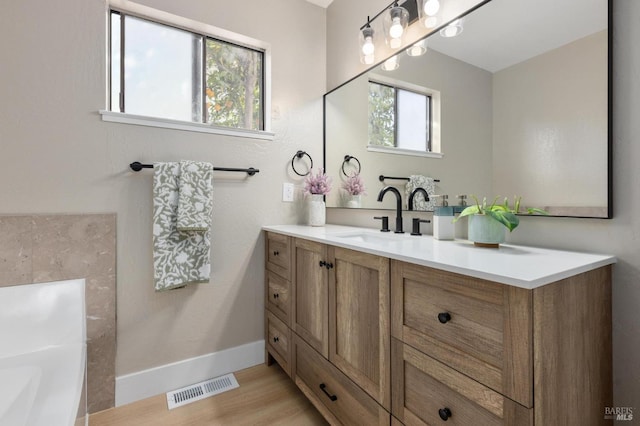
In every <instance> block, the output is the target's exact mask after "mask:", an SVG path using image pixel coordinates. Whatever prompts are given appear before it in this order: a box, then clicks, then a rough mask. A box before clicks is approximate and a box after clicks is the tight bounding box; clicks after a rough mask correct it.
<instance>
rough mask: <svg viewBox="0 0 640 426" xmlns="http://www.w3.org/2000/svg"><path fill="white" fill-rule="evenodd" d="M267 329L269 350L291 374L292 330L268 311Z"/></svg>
mask: <svg viewBox="0 0 640 426" xmlns="http://www.w3.org/2000/svg"><path fill="white" fill-rule="evenodd" d="M266 331H267V332H266V336H265V337H266V340H267V352H269V353H270V354H271V356H273V357H274V358H275V360H276V361H277V362H278V364H280V367H282V369H283V370H284V371H285V372H286V373H287V374H288V375H289V376H291V330H289V327H287V326H286V325H285V323H283V322H282V321H280V320H279V319H278V318H277V317H276V316H275V315H273V314H272V313H271V312H268V311H267V315H266Z"/></svg>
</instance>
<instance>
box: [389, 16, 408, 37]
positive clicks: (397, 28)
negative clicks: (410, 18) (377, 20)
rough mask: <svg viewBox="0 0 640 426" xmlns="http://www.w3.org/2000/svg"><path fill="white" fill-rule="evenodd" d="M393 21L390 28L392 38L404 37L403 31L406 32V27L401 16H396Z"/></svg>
mask: <svg viewBox="0 0 640 426" xmlns="http://www.w3.org/2000/svg"><path fill="white" fill-rule="evenodd" d="M392 22H393V23H392V24H391V28H389V36H391V38H400V37H402V33H403V32H404V28H402V21H401V20H400V18H399V17H396V18H393V21H392Z"/></svg>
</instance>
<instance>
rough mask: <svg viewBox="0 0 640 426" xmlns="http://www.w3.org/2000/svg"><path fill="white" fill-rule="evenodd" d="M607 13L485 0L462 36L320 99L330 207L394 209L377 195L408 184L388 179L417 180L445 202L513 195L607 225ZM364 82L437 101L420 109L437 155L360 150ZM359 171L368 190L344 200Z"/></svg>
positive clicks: (602, 8)
mask: <svg viewBox="0 0 640 426" xmlns="http://www.w3.org/2000/svg"><path fill="white" fill-rule="evenodd" d="M610 9H611V4H610V0H563V1H562V2H558V1H554V0H538V1H535V2H532V1H524V0H491V1H490V2H488V3H486V4H484V5H483V6H481V7H480V8H478V9H476V10H474V11H473V12H471V13H470V14H468V15H467V16H465V19H464V22H463V25H464V29H463V32H462V34H460V35H458V36H455V37H450V38H444V37H442V36H440V35H439V33H434V34H432V35H431V36H429V37H428V38H426V39H425V40H426V42H427V51H426V53H425V54H423V55H421V56H409V55H408V54H407V53H406V52H399V53H398V54H397V56H396V58H397V61H398V63H399V66H398V67H397V69H395V70H392V71H385V70H383V69H382V68H381V67H380V66H378V67H374V68H373V69H371V70H369V71H368V72H365V73H363V74H361V75H359V76H358V77H356V78H354V79H352V80H350V81H349V82H347V83H345V84H343V85H341V86H340V87H338V88H336V89H334V90H332V91H331V92H329V93H327V94H326V95H325V98H324V103H325V135H324V136H325V158H324V160H325V162H324V164H325V169H326V171H327V173H328V174H329V175H331V176H332V178H333V181H334V190H333V191H332V192H331V193H330V194H329V195H328V196H327V206H328V207H345V208H346V207H347V206H348V207H349V208H354V207H360V208H367V209H381V208H382V209H394V208H395V204H394V200H393V199H392V197H387V198H386V199H385V200H384V203H380V202H378V201H377V195H378V192H379V191H380V189H382V188H383V187H384V186H387V185H394V186H397V187H398V189H400V190H401V192H404V188H405V184H406V180H401V179H391V178H406V177H409V176H410V175H424V176H428V177H431V178H434V179H437V180H438V182H436V183H435V193H436V194H446V195H448V196H449V203H450V204H456V203H457V200H456V196H457V195H458V194H466V195H468V196H469V202H472V200H471V195H476V196H478V197H480V198H482V197H484V196H486V197H487V198H492V197H494V196H501V197H505V196H506V197H509V198H510V199H512V198H513V196H514V195H518V196H522V199H523V205H525V206H533V207H540V208H544V209H546V210H547V211H548V212H549V213H550V214H551V215H553V216H571V217H595V218H610V217H611V216H612V202H611V196H612V190H611V173H612V171H611V97H610V74H611V72H610V66H611V65H610V64H611V53H610V51H611V41H610V22H611V10H610ZM417 24H419V22H418V23H417ZM372 83H382V84H386V85H388V86H396V87H400V88H407V89H408V90H412V89H415V90H414V91H418V92H420V91H421V89H427V90H428V91H431V92H433V93H437V94H438V96H439V99H437V100H438V101H439V105H434V104H432V105H431V108H428V109H429V110H430V111H431V112H430V115H429V116H428V118H429V122H430V123H431V127H430V131H431V133H433V134H436V133H438V134H439V143H438V144H435V145H432V147H431V148H432V151H436V152H415V151H413V152H412V151H411V150H398V151H393V150H379V149H372V147H370V146H369V141H370V139H371V138H370V129H369V127H370V125H369V123H370V117H369V115H370V106H369V97H370V94H369V92H370V86H371V84H372ZM432 102H435V100H434V99H433V98H432ZM436 106H438V107H439V116H437V117H436V116H435V113H434V111H436V108H435V107H436ZM381 151H382V152H381ZM423 151H424V150H423ZM346 156H348V157H346ZM345 158H348V161H345ZM358 170H360V176H361V177H362V180H363V181H364V183H365V185H366V195H364V196H361V197H360V201H359V202H358V203H353V202H350V201H349V200H348V197H346V196H345V195H346V193H345V192H344V191H343V190H342V189H340V187H341V185H342V183H343V182H344V181H345V180H346V175H349V174H352V173H355V172H357V171H358ZM381 175H383V176H386V177H387V178H386V179H385V180H384V181H380V180H379V177H380V176H381ZM389 177H391V178H389ZM404 198H405V208H406V198H407V197H404Z"/></svg>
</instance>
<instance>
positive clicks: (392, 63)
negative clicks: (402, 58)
mask: <svg viewBox="0 0 640 426" xmlns="http://www.w3.org/2000/svg"><path fill="white" fill-rule="evenodd" d="M399 66H400V64H399V63H398V58H397V57H396V56H392V57H390V58H389V59H387V60H386V61H384V63H383V64H382V69H383V70H385V71H393V70H395V69H397V68H398V67H399Z"/></svg>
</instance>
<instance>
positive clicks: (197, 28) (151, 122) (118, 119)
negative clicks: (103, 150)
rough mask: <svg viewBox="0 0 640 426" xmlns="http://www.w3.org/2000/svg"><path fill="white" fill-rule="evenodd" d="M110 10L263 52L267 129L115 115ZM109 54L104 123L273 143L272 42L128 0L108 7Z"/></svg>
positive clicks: (112, 1) (118, 0)
mask: <svg viewBox="0 0 640 426" xmlns="http://www.w3.org/2000/svg"><path fill="white" fill-rule="evenodd" d="M111 10H115V11H119V12H122V13H125V14H128V15H132V16H136V17H139V18H142V19H147V20H150V21H153V22H157V23H159V24H166V25H170V26H173V27H176V28H180V29H183V30H186V31H190V32H195V33H198V34H202V35H205V36H209V37H212V38H214V39H218V40H221V41H226V42H229V43H233V44H236V45H239V46H244V47H247V48H250V49H254V50H260V51H262V52H263V55H264V56H263V61H264V62H263V74H264V87H263V95H264V99H263V106H262V107H263V114H264V130H251V129H236V128H230V127H220V126H215V125H210V124H204V123H196V122H192V121H182V120H172V119H166V118H159V117H148V116H143V115H136V114H128V113H126V112H124V113H122V112H115V111H111V110H109V97H110V93H109V91H110V83H109V73H110V68H111V64H110V62H109V58H110V48H109V43H110V31H111V30H110V28H109V15H110V13H111ZM105 16H106V23H105V27H106V34H107V37H106V49H105V51H106V54H107V58H106V59H107V60H106V63H107V70H106V71H107V73H106V74H107V80H106V83H107V84H106V86H105V108H104V109H101V110H100V111H99V113H100V115H101V116H102V121H106V122H115V123H124V124H133V125H139V126H150V127H160V128H165V129H175V130H186V131H191V132H199V133H213V134H218V135H225V136H238V137H244V138H251V139H263V140H273V138H274V136H275V134H274V133H273V132H271V45H270V44H269V43H266V42H263V41H261V40H257V39H254V38H251V37H247V36H244V35H242V34H238V33H234V32H232V31H228V30H224V29H222V28H218V27H214V26H213V25H209V24H205V23H202V22H199V21H195V20H193V19H189V18H185V17H182V16H178V15H174V14H171V13H168V12H164V11H162V10H158V9H154V8H151V7H148V6H144V5H141V4H137V3H133V2H131V1H128V0H109V1H108V2H107V5H106V13H105Z"/></svg>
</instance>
